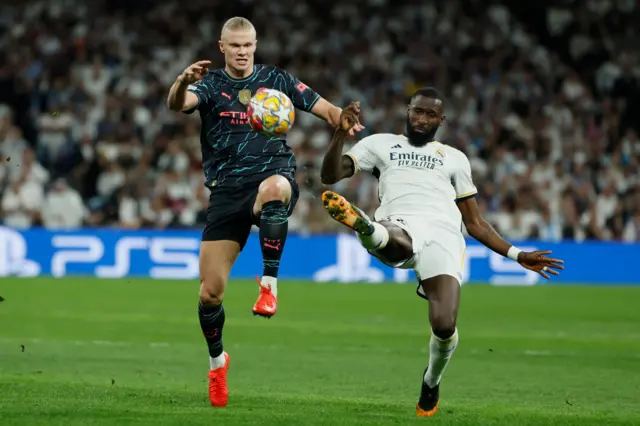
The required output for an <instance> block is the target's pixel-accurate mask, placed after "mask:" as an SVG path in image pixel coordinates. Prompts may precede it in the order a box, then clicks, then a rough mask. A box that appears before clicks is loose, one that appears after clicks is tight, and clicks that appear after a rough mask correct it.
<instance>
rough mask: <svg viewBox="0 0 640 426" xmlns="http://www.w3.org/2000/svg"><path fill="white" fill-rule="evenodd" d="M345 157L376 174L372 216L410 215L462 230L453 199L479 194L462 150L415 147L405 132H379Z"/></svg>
mask: <svg viewBox="0 0 640 426" xmlns="http://www.w3.org/2000/svg"><path fill="white" fill-rule="evenodd" d="M346 155H348V156H349V157H351V159H352V160H353V163H354V165H355V170H356V172H358V171H366V172H371V173H373V175H374V176H376V177H377V178H378V182H379V183H378V197H379V198H380V207H379V208H378V209H377V210H376V212H375V216H374V219H375V220H381V219H383V218H386V217H392V216H414V217H421V218H424V219H425V221H429V223H433V222H436V223H438V225H439V226H442V227H445V228H449V229H450V230H454V231H457V232H460V231H461V226H462V215H461V214H460V211H459V210H458V207H457V206H456V201H459V200H461V199H464V198H467V197H471V196H473V195H475V194H476V193H477V189H476V187H475V185H474V184H473V180H472V178H471V165H470V164H469V159H468V158H467V156H466V155H465V154H464V153H462V152H461V151H459V150H457V149H455V148H453V147H451V146H448V145H444V144H441V143H440V142H430V143H428V144H426V145H425V146H423V147H415V146H413V145H411V144H410V143H409V141H408V140H407V137H406V136H403V135H394V134H390V133H379V134H375V135H371V136H367V137H366V138H364V139H362V140H361V141H359V142H358V143H356V144H355V145H354V146H353V147H352V148H351V149H350V150H349V151H348V152H347V153H346Z"/></svg>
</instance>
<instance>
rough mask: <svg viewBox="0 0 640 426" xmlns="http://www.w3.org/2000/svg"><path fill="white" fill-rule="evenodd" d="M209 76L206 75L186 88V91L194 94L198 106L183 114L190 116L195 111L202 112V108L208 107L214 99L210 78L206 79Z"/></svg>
mask: <svg viewBox="0 0 640 426" xmlns="http://www.w3.org/2000/svg"><path fill="white" fill-rule="evenodd" d="M209 75H210V74H207V75H205V76H204V78H202V79H201V80H200V81H197V82H195V83H193V84H190V85H189V86H187V91H188V92H191V93H193V94H195V95H196V96H197V97H198V104H197V105H196V106H195V107H194V108H193V109H190V110H187V111H185V113H187V114H190V113H192V112H193V111H195V110H202V108H203V107H205V106H207V105H210V104H211V102H212V100H213V99H215V96H214V89H213V83H212V82H211V79H210V78H207V77H208V76H209Z"/></svg>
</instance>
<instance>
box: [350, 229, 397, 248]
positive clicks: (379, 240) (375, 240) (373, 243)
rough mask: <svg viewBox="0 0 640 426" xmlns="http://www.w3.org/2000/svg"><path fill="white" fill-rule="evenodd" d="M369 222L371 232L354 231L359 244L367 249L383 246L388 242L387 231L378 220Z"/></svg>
mask: <svg viewBox="0 0 640 426" xmlns="http://www.w3.org/2000/svg"><path fill="white" fill-rule="evenodd" d="M371 224H372V225H373V234H371V235H362V234H359V233H357V232H356V236H357V237H358V239H359V240H360V244H362V247H364V248H366V249H369V250H374V249H381V248H384V247H385V246H386V245H387V243H388V242H389V231H387V228H385V227H384V226H382V225H380V224H379V223H378V222H372V223H371Z"/></svg>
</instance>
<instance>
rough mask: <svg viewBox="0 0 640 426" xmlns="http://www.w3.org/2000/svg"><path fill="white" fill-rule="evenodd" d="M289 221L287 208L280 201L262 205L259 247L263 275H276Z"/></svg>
mask: <svg viewBox="0 0 640 426" xmlns="http://www.w3.org/2000/svg"><path fill="white" fill-rule="evenodd" d="M288 229H289V222H288V217H287V208H286V207H285V205H284V203H283V202H282V201H269V202H266V203H264V204H263V205H262V213H261V215H260V247H261V248H262V264H263V266H264V270H263V274H262V275H263V276H268V277H274V278H276V277H277V276H278V268H279V267H280V258H281V257H282V250H283V249H284V242H285V241H286V239H287V231H288Z"/></svg>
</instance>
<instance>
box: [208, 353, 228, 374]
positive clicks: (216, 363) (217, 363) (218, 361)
mask: <svg viewBox="0 0 640 426" xmlns="http://www.w3.org/2000/svg"><path fill="white" fill-rule="evenodd" d="M225 362H227V361H226V359H225V357H224V352H222V353H221V354H220V355H218V356H217V357H215V358H214V357H211V356H210V357H209V365H210V366H211V369H212V370H215V369H216V368H220V367H224V364H225Z"/></svg>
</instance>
